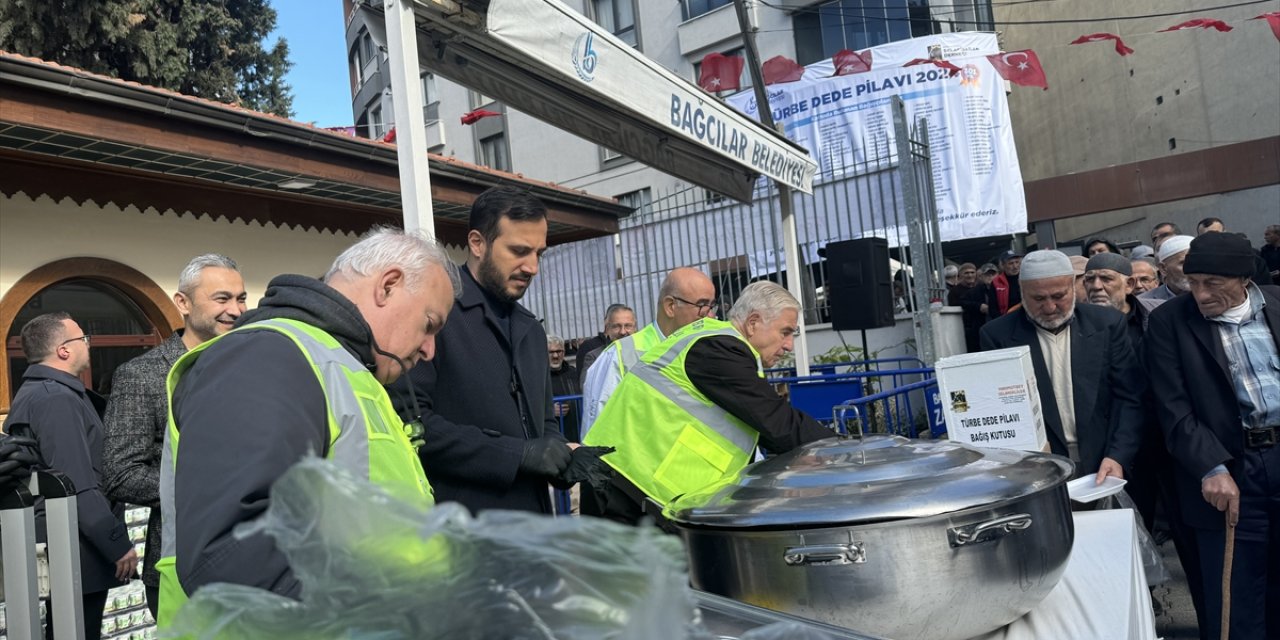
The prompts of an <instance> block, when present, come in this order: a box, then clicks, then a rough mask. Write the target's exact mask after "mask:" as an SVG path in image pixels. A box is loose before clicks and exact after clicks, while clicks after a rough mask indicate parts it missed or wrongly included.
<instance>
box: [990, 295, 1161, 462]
mask: <svg viewBox="0 0 1280 640" xmlns="http://www.w3.org/2000/svg"><path fill="white" fill-rule="evenodd" d="M1126 331H1127V329H1126V321H1125V316H1124V314H1122V313H1120V312H1119V311H1116V310H1115V309H1112V308H1110V307H1101V306H1095V305H1082V304H1077V305H1076V311H1075V316H1074V317H1073V318H1072V320H1071V388H1072V394H1073V395H1074V398H1073V403H1074V405H1075V410H1076V441H1077V444H1078V445H1079V447H1080V467H1081V468H1079V469H1077V470H1076V471H1077V473H1079V474H1081V475H1084V474H1089V473H1095V472H1097V470H1098V467H1099V466H1100V465H1101V464H1102V459H1103V458H1104V457H1105V458H1111V459H1113V460H1115V461H1116V462H1119V463H1120V464H1121V465H1123V466H1124V467H1125V469H1126V471H1127V470H1128V469H1131V468H1132V464H1133V457H1134V455H1136V454H1137V452H1138V445H1139V444H1140V443H1141V440H1142V421H1143V414H1142V392H1143V389H1144V382H1143V381H1144V378H1143V375H1142V368H1141V367H1140V366H1139V363H1138V358H1137V356H1136V355H1135V354H1134V350H1133V346H1132V345H1131V344H1130V343H1129V337H1128V335H1127V334H1126ZM981 338H982V350H983V351H990V350H992V349H1007V348H1009V347H1017V346H1026V347H1030V348H1031V362H1032V365H1033V366H1034V367H1035V372H1036V386H1037V387H1039V389H1040V405H1041V409H1042V410H1043V412H1044V421H1045V428H1046V430H1047V431H1048V432H1049V433H1048V435H1049V445H1050V447H1051V448H1052V449H1053V452H1054V453H1057V454H1059V455H1066V454H1067V445H1066V436H1065V435H1064V432H1063V429H1062V418H1061V416H1059V415H1058V405H1057V402H1056V401H1055V400H1054V395H1053V381H1052V380H1051V379H1050V378H1049V370H1048V368H1047V367H1046V365H1045V361H1044V354H1043V353H1042V352H1041V351H1040V341H1039V339H1037V338H1036V328H1035V325H1033V324H1031V320H1030V319H1028V318H1027V314H1026V311H1018V312H1014V313H1010V314H1007V315H1004V316H1001V317H999V318H997V319H995V320H992V321H991V322H988V323H987V324H986V325H984V326H983V327H982V332H981Z"/></svg>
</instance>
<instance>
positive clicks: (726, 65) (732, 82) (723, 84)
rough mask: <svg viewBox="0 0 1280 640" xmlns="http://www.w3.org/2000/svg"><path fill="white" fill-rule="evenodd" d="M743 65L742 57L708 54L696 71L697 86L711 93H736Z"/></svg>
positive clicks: (739, 86) (739, 85)
mask: <svg viewBox="0 0 1280 640" xmlns="http://www.w3.org/2000/svg"><path fill="white" fill-rule="evenodd" d="M745 64H746V61H744V60H743V59H742V56H726V55H724V54H723V53H708V54H707V55H706V57H704V58H703V59H702V65H701V66H700V67H699V69H698V86H699V87H702V88H703V90H705V91H709V92H711V93H716V92H719V91H737V90H738V89H739V88H741V86H742V85H741V84H740V83H739V82H738V78H740V77H742V67H743V65H745Z"/></svg>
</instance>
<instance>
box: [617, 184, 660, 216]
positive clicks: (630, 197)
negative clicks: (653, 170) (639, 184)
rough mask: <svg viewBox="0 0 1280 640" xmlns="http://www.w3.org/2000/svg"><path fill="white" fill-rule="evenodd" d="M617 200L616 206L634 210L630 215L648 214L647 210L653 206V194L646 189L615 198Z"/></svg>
mask: <svg viewBox="0 0 1280 640" xmlns="http://www.w3.org/2000/svg"><path fill="white" fill-rule="evenodd" d="M617 198H618V204H620V205H623V206H625V207H631V208H632V209H635V211H634V212H633V213H632V215H640V214H643V213H649V208H650V206H652V205H653V192H652V191H650V190H649V188H648V187H645V188H643V189H638V190H636V191H628V192H627V193H624V194H621V195H619V196H617Z"/></svg>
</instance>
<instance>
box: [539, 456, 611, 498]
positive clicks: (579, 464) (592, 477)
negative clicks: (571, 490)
mask: <svg viewBox="0 0 1280 640" xmlns="http://www.w3.org/2000/svg"><path fill="white" fill-rule="evenodd" d="M614 451H617V449H614V448H613V447H578V448H577V449H574V450H573V454H572V458H571V459H570V460H569V466H568V467H566V468H565V470H564V472H563V473H561V474H560V476H559V477H558V478H556V480H557V481H559V482H560V483H561V484H565V485H568V486H573V485H575V484H577V483H579V482H585V483H587V484H589V485H591V486H592V487H595V488H598V489H602V488H604V487H605V486H606V485H608V484H609V476H610V467H609V465H607V464H605V462H604V460H601V459H600V456H603V455H605V454H609V453H613V452H614ZM551 484H553V485H555V484H556V482H555V481H553V482H552V483H551ZM556 488H557V489H558V488H560V487H558V486H557V487H556Z"/></svg>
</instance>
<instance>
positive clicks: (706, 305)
mask: <svg viewBox="0 0 1280 640" xmlns="http://www.w3.org/2000/svg"><path fill="white" fill-rule="evenodd" d="M671 299H672V300H675V301H676V302H682V303H684V304H687V305H689V306H691V307H697V308H698V315H699V316H703V317H705V316H709V315H711V314H713V313H715V312H716V309H718V308H719V307H720V305H719V304H717V303H715V302H713V301H710V300H708V301H707V302H689V301H688V300H685V299H684V298H681V297H680V296H671Z"/></svg>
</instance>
